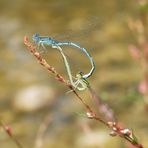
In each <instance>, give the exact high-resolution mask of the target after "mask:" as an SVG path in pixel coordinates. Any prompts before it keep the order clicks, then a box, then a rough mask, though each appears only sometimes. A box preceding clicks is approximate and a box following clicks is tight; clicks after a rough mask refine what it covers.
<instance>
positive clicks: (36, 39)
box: [32, 33, 40, 42]
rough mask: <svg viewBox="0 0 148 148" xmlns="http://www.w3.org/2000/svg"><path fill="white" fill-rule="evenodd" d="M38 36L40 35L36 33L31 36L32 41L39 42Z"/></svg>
mask: <svg viewBox="0 0 148 148" xmlns="http://www.w3.org/2000/svg"><path fill="white" fill-rule="evenodd" d="M39 36H40V35H39V34H38V33H36V34H34V35H33V36H32V39H33V41H35V42H38V41H39Z"/></svg>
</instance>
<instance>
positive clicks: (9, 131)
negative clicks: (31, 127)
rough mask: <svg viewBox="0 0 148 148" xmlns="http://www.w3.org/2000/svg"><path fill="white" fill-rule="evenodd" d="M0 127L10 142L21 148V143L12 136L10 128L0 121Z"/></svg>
mask: <svg viewBox="0 0 148 148" xmlns="http://www.w3.org/2000/svg"><path fill="white" fill-rule="evenodd" d="M0 126H1V128H3V130H4V131H5V132H6V133H7V135H8V136H9V137H10V138H11V139H12V141H13V142H14V143H15V144H16V145H17V147H18V148H23V146H22V145H21V143H20V142H19V141H18V140H17V139H16V138H15V137H14V136H13V134H12V129H11V127H9V126H6V125H5V124H4V123H3V122H2V121H0Z"/></svg>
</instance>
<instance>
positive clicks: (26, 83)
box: [0, 0, 148, 148]
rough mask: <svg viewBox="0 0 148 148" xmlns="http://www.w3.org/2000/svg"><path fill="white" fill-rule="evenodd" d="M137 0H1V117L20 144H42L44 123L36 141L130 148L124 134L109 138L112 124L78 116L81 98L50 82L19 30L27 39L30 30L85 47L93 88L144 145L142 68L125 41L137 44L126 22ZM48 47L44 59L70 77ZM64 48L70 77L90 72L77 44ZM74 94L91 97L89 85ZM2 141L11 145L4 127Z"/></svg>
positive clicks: (4, 147)
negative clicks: (88, 53) (82, 72)
mask: <svg viewBox="0 0 148 148" xmlns="http://www.w3.org/2000/svg"><path fill="white" fill-rule="evenodd" d="M141 2H144V1H142V0H139V1H138V0H137V1H135V0H130V1H129V0H110V1H103V0H93V1H86V0H81V1H80V0H56V1H55V0H32V1H29V0H13V1H8V0H0V120H1V121H3V123H5V124H6V125H9V126H11V128H12V130H13V134H14V136H15V137H16V138H17V140H19V142H20V143H21V144H22V145H23V146H24V148H25V147H27V148H33V147H34V148H40V144H41V143H40V140H38V139H40V137H39V136H40V133H41V132H42V125H43V123H47V124H46V126H47V127H48V128H47V129H46V132H45V133H44V137H43V140H42V141H41V142H42V147H43V148H53V147H54V148H59V147H60V148H108V147H114V148H119V147H120V148H127V147H128V144H127V143H126V142H125V140H123V139H121V138H119V137H111V136H109V132H110V130H109V129H107V128H106V127H104V126H103V125H102V124H101V123H100V124H99V123H98V122H95V121H92V120H88V119H86V118H85V117H83V116H80V115H79V114H81V113H84V112H85V110H84V107H83V106H82V104H81V103H80V102H79V100H78V99H77V98H76V97H75V96H74V94H73V93H70V94H68V95H67V94H66V92H67V91H69V90H68V89H67V87H65V86H64V85H63V84H61V83H59V82H58V81H55V79H54V76H53V75H52V74H51V75H49V73H48V72H47V71H46V69H45V68H43V67H42V66H40V65H39V63H38V62H37V60H36V59H35V58H34V56H33V55H32V54H31V53H30V52H29V50H27V47H26V46H25V45H24V43H23V38H24V36H25V35H27V36H28V37H29V38H30V39H31V38H32V35H33V34H34V33H39V34H40V35H43V36H50V37H52V38H54V39H56V40H58V41H72V42H75V43H78V44H79V45H81V46H82V47H85V48H86V49H88V51H89V52H90V53H91V55H92V56H93V58H94V61H95V64H96V70H95V72H94V74H93V75H92V76H91V77H90V78H89V82H90V84H91V86H92V87H93V89H94V90H95V91H96V93H97V94H98V95H100V96H101V97H102V99H103V101H104V102H105V103H107V104H108V105H109V106H110V107H111V108H112V110H113V111H114V113H115V114H116V117H117V119H118V121H120V122H121V123H122V124H124V126H125V127H128V128H130V129H133V130H134V131H135V134H136V135H137V137H138V139H139V141H140V143H142V144H143V145H144V146H145V147H146V146H148V141H147V139H148V134H147V133H148V128H147V125H148V120H147V113H148V112H147V110H146V107H145V106H146V102H145V99H144V98H145V97H146V94H148V93H143V94H142V93H140V92H139V91H138V88H139V87H140V88H141V89H140V90H141V91H145V89H146V85H144V84H141V86H139V84H140V82H141V81H142V80H143V77H144V72H143V66H141V65H142V64H141V62H139V61H138V60H135V59H136V58H135V59H134V58H133V57H135V56H134V55H135V54H137V56H139V54H138V52H137V51H138V50H135V46H133V45H131V44H135V45H138V43H141V42H137V40H138V39H139V38H138V36H139V34H138V33H137V34H136V33H135V31H133V30H132V29H133V28H134V27H132V25H133V24H134V23H133V22H132V21H131V20H138V19H140V18H139V17H140V9H139V7H140V4H141ZM145 10H148V9H147V7H144V11H143V12H146V11H145ZM139 22H140V21H139ZM139 26H140V25H139ZM140 33H141V34H142V33H143V32H140ZM137 38H138V39H137ZM140 41H141V40H140ZM129 46H130V47H131V50H132V54H131V52H130V50H129ZM91 49H92V50H91ZM41 50H42V48H41ZM47 50H48V51H47V52H43V53H42V55H43V57H44V58H45V59H46V60H47V61H48V62H49V64H50V65H52V66H54V67H55V68H56V70H57V71H58V72H59V73H60V74H61V75H63V76H64V77H65V78H66V79H68V77H67V73H66V70H65V67H64V64H63V60H62V57H61V55H60V54H59V52H58V51H57V50H56V49H52V48H50V47H47ZM64 51H65V53H66V54H67V56H68V60H69V61H70V64H71V69H72V71H73V75H75V74H76V72H78V71H80V70H83V71H84V72H87V71H89V70H90V63H89V61H88V59H87V57H86V56H85V55H84V54H83V53H82V52H80V51H79V50H78V49H74V48H64ZM80 95H81V96H82V97H83V98H85V101H87V102H89V103H90V104H91V103H92V102H91V101H90V95H89V93H88V92H87V91H84V92H80ZM91 105H92V104H91ZM48 123H49V124H48ZM0 147H1V148H16V147H17V146H16V145H15V143H14V142H13V141H12V139H10V138H9V136H8V135H7V134H6V133H5V132H4V130H3V129H0Z"/></svg>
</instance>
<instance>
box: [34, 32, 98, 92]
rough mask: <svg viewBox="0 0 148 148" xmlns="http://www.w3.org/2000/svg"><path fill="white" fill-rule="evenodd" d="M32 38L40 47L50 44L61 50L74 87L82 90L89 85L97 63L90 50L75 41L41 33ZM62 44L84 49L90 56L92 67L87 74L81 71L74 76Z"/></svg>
mask: <svg viewBox="0 0 148 148" xmlns="http://www.w3.org/2000/svg"><path fill="white" fill-rule="evenodd" d="M32 39H33V41H34V42H35V43H36V44H37V45H38V47H39V46H40V45H41V46H42V47H43V48H45V45H48V46H51V47H52V48H57V49H58V50H59V51H60V53H61V55H62V57H63V60H64V63H65V66H66V70H67V73H68V76H69V80H70V83H71V84H72V86H73V87H74V88H76V89H78V90H80V91H81V90H84V89H86V88H87V87H88V85H89V83H88V81H87V78H88V77H90V76H91V75H92V74H93V72H94V70H95V64H94V60H93V58H92V56H91V55H90V54H89V52H88V51H87V50H86V49H85V48H82V47H80V46H79V45H78V44H76V43H73V42H59V41H56V40H54V39H52V38H50V37H46V36H40V35H39V34H34V35H33V37H32ZM61 46H72V47H75V48H78V49H80V50H82V51H83V52H84V53H85V54H86V55H87V57H88V58H89V61H90V63H91V67H92V68H91V70H90V71H89V72H88V73H87V74H83V73H82V72H79V73H78V74H76V77H73V76H72V73H71V69H70V65H69V63H68V61H67V58H66V56H65V54H64V51H63V49H62V48H61ZM73 79H74V80H75V81H74V80H73Z"/></svg>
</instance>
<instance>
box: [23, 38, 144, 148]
mask: <svg viewBox="0 0 148 148" xmlns="http://www.w3.org/2000/svg"><path fill="white" fill-rule="evenodd" d="M24 44H25V45H26V46H27V47H28V48H29V50H30V52H31V53H33V55H34V56H35V57H36V59H37V60H38V61H39V63H40V64H41V65H42V66H43V67H45V68H46V69H47V70H48V71H49V72H51V73H53V74H54V75H55V79H56V80H58V81H59V82H62V83H64V84H65V85H66V86H67V87H68V88H69V89H70V90H72V92H73V93H74V94H75V95H76V96H77V98H78V99H79V100H80V101H81V103H82V104H83V105H84V107H85V108H86V116H87V118H89V119H93V120H96V121H98V122H101V123H102V124H104V125H105V126H107V127H108V128H109V129H111V130H112V136H113V135H114V136H116V135H118V136H120V137H122V138H124V139H126V140H127V141H129V142H130V143H131V144H132V145H134V146H135V147H137V148H143V147H142V145H141V144H139V143H138V142H137V141H135V139H134V138H133V137H132V136H133V133H132V131H130V130H129V129H123V128H120V127H119V126H118V125H117V123H116V122H106V121H105V120H103V119H101V118H100V117H98V116H97V115H96V113H95V112H94V111H93V110H92V109H91V107H90V106H89V105H88V104H86V103H85V102H84V100H83V99H82V98H81V97H80V96H79V94H78V93H77V92H76V90H75V88H74V87H73V86H72V85H71V84H70V83H69V82H68V81H67V80H65V79H64V77H62V76H61V75H60V74H59V73H58V72H57V71H56V70H55V69H54V67H52V66H50V65H49V64H48V63H47V62H46V60H45V59H43V58H42V57H41V55H40V53H39V52H38V51H37V50H36V48H35V47H34V46H33V45H32V43H31V42H29V39H28V37H26V36H25V37H24Z"/></svg>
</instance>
